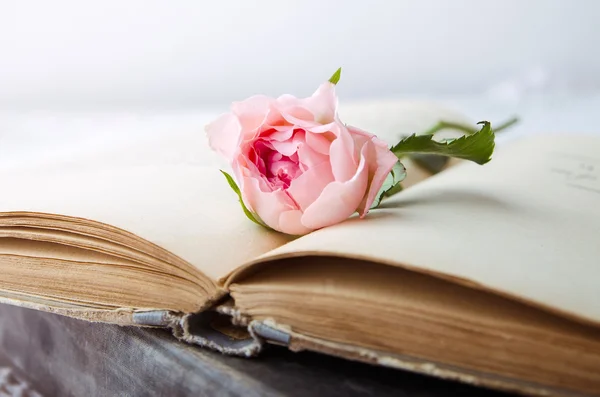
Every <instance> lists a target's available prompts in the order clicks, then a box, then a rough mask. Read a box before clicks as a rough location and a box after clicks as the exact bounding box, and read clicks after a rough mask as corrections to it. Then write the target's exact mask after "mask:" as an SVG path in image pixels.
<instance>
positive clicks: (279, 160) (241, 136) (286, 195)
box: [206, 82, 398, 235]
mask: <svg viewBox="0 0 600 397" xmlns="http://www.w3.org/2000/svg"><path fill="white" fill-rule="evenodd" d="M206 132H207V134H208V139H209V144H210V146H211V148H212V149H213V150H215V151H217V152H219V153H221V154H222V155H223V156H225V157H226V158H227V159H228V160H229V161H230V162H231V165H232V168H233V172H234V175H235V179H236V180H237V182H238V184H239V187H240V190H241V194H242V199H243V201H244V203H245V205H246V207H248V209H249V210H250V211H251V212H253V213H254V214H256V215H258V217H260V220H262V222H264V223H265V224H266V225H268V226H270V227H271V228H273V229H275V230H278V231H280V232H283V233H287V234H294V235H301V234H306V233H308V232H310V231H312V230H315V229H319V228H322V227H325V226H330V225H333V224H336V223H339V222H342V221H343V220H345V219H347V218H348V217H349V216H351V215H352V214H353V213H354V212H356V211H358V213H359V214H360V215H361V217H363V216H365V215H366V214H367V212H368V211H369V208H370V206H371V204H372V203H373V201H374V199H375V197H376V195H377V193H378V192H379V190H380V188H381V187H382V185H383V182H384V180H385V178H386V176H387V175H388V174H389V172H390V171H391V169H392V167H393V166H394V165H395V164H396V162H397V161H398V159H397V157H396V156H395V155H394V154H393V153H392V152H391V151H390V150H389V149H388V147H387V145H386V144H385V143H384V142H383V141H381V140H379V139H378V138H377V137H375V136H374V135H372V134H370V133H368V132H365V131H361V130H359V129H358V128H355V127H351V126H346V125H344V124H343V123H342V122H341V121H340V119H339V118H338V116H337V97H336V95H335V85H334V84H332V83H330V82H326V83H324V84H322V85H321V86H320V87H319V89H318V90H317V91H316V92H315V93H314V94H313V95H312V96H311V97H309V98H295V97H293V96H291V95H283V96H280V97H279V98H277V99H273V98H268V97H266V96H262V95H258V96H253V97H251V98H248V99H246V100H244V101H242V102H234V103H233V104H232V106H231V112H230V113H226V114H224V115H222V116H220V117H219V118H218V119H217V120H215V121H214V122H213V123H211V124H210V125H208V126H207V127H206Z"/></svg>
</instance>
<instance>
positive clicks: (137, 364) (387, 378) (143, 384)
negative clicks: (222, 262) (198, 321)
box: [0, 305, 507, 397]
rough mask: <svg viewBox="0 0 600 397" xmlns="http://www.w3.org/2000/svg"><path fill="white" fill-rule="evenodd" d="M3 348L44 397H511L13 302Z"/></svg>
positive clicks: (0, 332)
mask: <svg viewBox="0 0 600 397" xmlns="http://www.w3.org/2000/svg"><path fill="white" fill-rule="evenodd" d="M0 347H1V352H0V366H2V367H10V368H12V370H13V372H14V376H16V377H17V378H19V379H20V380H21V381H23V382H25V383H27V384H28V387H30V388H31V389H32V390H35V391H36V392H37V393H39V395H43V396H59V395H60V396H112V395H121V396H204V395H206V396H214V395H219V396H278V395H284V396H388V395H389V396H407V397H408V396H411V397H426V396H427V397H434V396H473V397H474V396H488V397H492V396H493V397H501V396H507V394H502V393H498V392H493V391H488V390H484V389H478V388H474V387H470V386H467V385H463V384H459V383H455V382H447V381H442V380H438V379H434V378H429V377H425V376H421V375H417V374H413V373H409V372H404V371H399V370H392V369H388V368H382V367H375V366H371V365H367V364H362V363H356V362H350V361H346V360H341V359H337V358H334V357H328V356H324V355H319V354H315V353H308V352H302V353H293V352H290V351H288V350H286V349H284V348H279V347H271V348H269V349H268V350H267V351H266V352H265V353H264V354H263V355H262V356H261V357H259V358H254V359H244V358H235V357H227V356H223V355H221V354H219V353H215V352H212V351H207V350H204V349H201V348H198V347H196V346H191V345H187V344H185V343H182V342H179V341H177V340H175V339H174V338H173V337H172V336H171V335H170V334H169V333H168V332H166V331H164V330H153V329H139V328H134V327H119V326H114V325H107V324H91V323H87V322H84V321H79V320H74V319H70V318H66V317H62V316H58V315H54V314H49V313H41V312H38V311H34V310H30V309H23V308H16V307H12V306H7V305H0ZM36 396H37V395H36Z"/></svg>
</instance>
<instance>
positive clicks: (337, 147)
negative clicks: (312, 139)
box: [329, 126, 358, 182]
mask: <svg viewBox="0 0 600 397" xmlns="http://www.w3.org/2000/svg"><path fill="white" fill-rule="evenodd" d="M336 127H337V128H334V129H333V130H334V131H332V132H334V133H336V132H337V133H336V135H337V138H336V139H335V140H334V141H333V142H332V143H331V146H330V148H329V160H330V161H331V170H332V171H333V175H334V176H335V180H336V181H339V182H346V181H347V180H349V179H350V178H352V176H353V175H354V174H355V173H356V167H357V166H358V161H357V160H356V159H355V157H354V156H355V154H354V140H353V139H352V136H351V135H350V132H349V131H348V130H347V129H346V127H344V126H336ZM336 130H337V131H336Z"/></svg>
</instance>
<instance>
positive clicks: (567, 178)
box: [550, 153, 600, 194]
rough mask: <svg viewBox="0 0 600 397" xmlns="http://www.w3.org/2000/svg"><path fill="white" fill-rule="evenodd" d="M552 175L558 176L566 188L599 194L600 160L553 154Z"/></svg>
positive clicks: (566, 154) (574, 155)
mask: <svg viewBox="0 0 600 397" xmlns="http://www.w3.org/2000/svg"><path fill="white" fill-rule="evenodd" d="M554 155H556V158H555V159H554V166H553V167H552V168H551V169H550V170H551V171H552V173H554V174H557V175H560V176H561V178H562V179H561V180H562V181H563V182H564V184H565V185H566V186H569V187H573V188H576V189H581V190H587V191H589V192H592V193H598V194H600V158H594V157H587V156H579V155H576V154H568V153H554Z"/></svg>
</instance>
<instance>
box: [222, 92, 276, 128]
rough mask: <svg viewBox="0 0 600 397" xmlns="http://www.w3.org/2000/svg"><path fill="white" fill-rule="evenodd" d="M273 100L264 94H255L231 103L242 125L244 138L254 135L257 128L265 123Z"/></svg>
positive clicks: (232, 109)
mask: <svg viewBox="0 0 600 397" xmlns="http://www.w3.org/2000/svg"><path fill="white" fill-rule="evenodd" d="M272 101H273V100H272V99H271V98H269V97H266V96H264V95H255V96H252V97H250V98H248V99H245V100H243V101H241V102H234V103H233V104H231V111H232V112H233V114H234V115H236V116H237V118H238V120H239V122H240V125H241V127H242V135H243V139H248V138H251V137H252V136H254V134H255V132H256V131H257V129H258V128H259V127H260V126H261V125H263V123H264V122H265V120H266V119H267V115H268V114H269V111H270V107H271V106H270V105H271V102H272Z"/></svg>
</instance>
